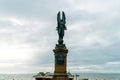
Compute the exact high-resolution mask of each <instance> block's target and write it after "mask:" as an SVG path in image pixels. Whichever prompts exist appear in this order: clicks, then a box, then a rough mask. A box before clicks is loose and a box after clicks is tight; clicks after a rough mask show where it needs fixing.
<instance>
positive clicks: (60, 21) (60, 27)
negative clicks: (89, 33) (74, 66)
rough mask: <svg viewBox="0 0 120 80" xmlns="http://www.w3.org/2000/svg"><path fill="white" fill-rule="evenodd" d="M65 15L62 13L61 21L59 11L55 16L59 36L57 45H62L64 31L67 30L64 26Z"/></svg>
mask: <svg viewBox="0 0 120 80" xmlns="http://www.w3.org/2000/svg"><path fill="white" fill-rule="evenodd" d="M65 19H66V18H65V13H64V12H63V11H62V19H61V14H60V11H59V12H58V14H57V23H58V24H57V31H58V35H59V39H58V43H59V44H63V36H64V30H67V28H66V26H65V24H66V21H65Z"/></svg>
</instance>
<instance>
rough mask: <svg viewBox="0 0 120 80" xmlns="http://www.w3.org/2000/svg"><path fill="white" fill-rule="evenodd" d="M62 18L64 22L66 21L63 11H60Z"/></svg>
mask: <svg viewBox="0 0 120 80" xmlns="http://www.w3.org/2000/svg"><path fill="white" fill-rule="evenodd" d="M62 20H63V22H64V24H65V23H66V17H65V13H64V12H63V11H62Z"/></svg>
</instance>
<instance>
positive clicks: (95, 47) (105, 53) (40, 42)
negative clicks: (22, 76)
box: [0, 0, 120, 73]
mask: <svg viewBox="0 0 120 80" xmlns="http://www.w3.org/2000/svg"><path fill="white" fill-rule="evenodd" d="M119 8H120V1H119V0H0V73H38V72H41V71H45V72H46V71H47V72H48V71H49V72H54V53H53V51H52V50H53V49H54V48H55V45H56V44H57V40H58V34H57V31H56V26H57V21H56V16H57V13H58V11H64V12H65V14H66V18H67V19H66V20H67V23H66V26H67V31H65V36H64V43H65V44H66V46H67V48H68V50H69V53H68V67H67V69H68V71H71V72H106V73H108V72H109V73H111V72H114V73H116V72H120V22H119V21H120V9H119Z"/></svg>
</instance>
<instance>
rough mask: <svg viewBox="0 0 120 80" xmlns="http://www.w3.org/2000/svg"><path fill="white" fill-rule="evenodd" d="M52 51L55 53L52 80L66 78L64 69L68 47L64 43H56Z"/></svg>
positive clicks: (65, 79) (64, 79)
mask: <svg viewBox="0 0 120 80" xmlns="http://www.w3.org/2000/svg"><path fill="white" fill-rule="evenodd" d="M53 52H54V55H55V70H54V75H53V80H68V75H67V70H66V67H67V53H68V49H67V48H66V47H65V45H64V44H61V45H60V44H57V45H56V47H55V49H54V50H53Z"/></svg>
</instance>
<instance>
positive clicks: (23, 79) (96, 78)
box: [0, 73, 120, 80]
mask: <svg viewBox="0 0 120 80" xmlns="http://www.w3.org/2000/svg"><path fill="white" fill-rule="evenodd" d="M36 74H37V73H36ZM34 75H35V74H0V80H35V78H34V77H33V76H34ZM73 75H74V80H82V79H88V80H120V73H75V74H73ZM76 75H77V76H76Z"/></svg>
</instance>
